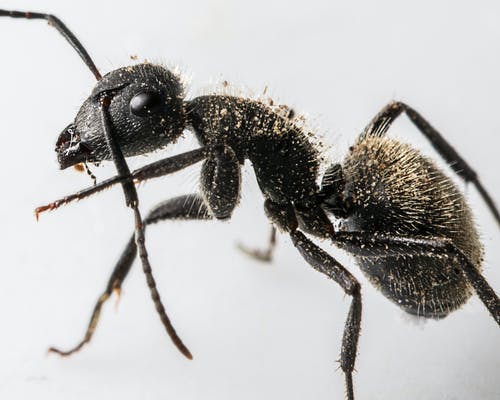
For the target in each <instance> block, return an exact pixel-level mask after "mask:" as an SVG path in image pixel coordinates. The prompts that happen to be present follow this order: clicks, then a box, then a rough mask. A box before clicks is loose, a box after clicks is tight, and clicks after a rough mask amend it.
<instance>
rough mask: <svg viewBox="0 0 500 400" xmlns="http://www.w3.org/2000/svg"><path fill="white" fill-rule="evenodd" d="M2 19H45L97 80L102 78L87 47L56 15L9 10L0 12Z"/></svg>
mask: <svg viewBox="0 0 500 400" xmlns="http://www.w3.org/2000/svg"><path fill="white" fill-rule="evenodd" d="M0 17H11V18H24V19H44V20H46V21H47V22H48V23H49V25H52V26H53V27H54V28H56V29H57V31H58V32H59V33H60V34H61V35H62V36H63V37H64V39H66V40H67V41H68V42H69V44H70V45H71V47H73V48H74V49H75V50H76V52H77V53H78V55H79V56H80V58H81V59H82V60H83V62H84V63H85V64H86V65H87V67H89V69H90V71H92V73H93V74H94V76H95V77H96V79H97V80H100V79H101V78H102V75H101V73H100V72H99V70H98V69H97V67H96V66H95V64H94V61H92V58H91V57H90V55H89V53H87V50H85V47H83V45H82V44H81V43H80V41H79V40H78V39H77V37H76V36H75V35H74V34H73V32H71V31H70V30H69V29H68V27H67V26H66V25H64V23H63V22H62V21H61V20H60V19H59V18H57V17H56V16H54V15H51V14H42V13H38V12H31V11H8V10H0Z"/></svg>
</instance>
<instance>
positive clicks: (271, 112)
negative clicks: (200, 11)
mask: <svg viewBox="0 0 500 400" xmlns="http://www.w3.org/2000/svg"><path fill="white" fill-rule="evenodd" d="M0 16H9V17H14V18H25V19H45V20H47V21H48V22H49V24H51V25H52V26H53V27H55V28H56V29H57V30H58V31H59V32H60V33H61V34H62V35H63V36H64V38H65V39H66V40H67V41H68V42H69V43H70V44H71V45H72V46H73V48H74V49H75V50H76V51H77V53H78V54H79V55H80V57H81V58H82V59H83V61H84V62H85V64H86V65H87V66H88V67H89V69H90V70H91V71H92V73H93V74H94V75H95V77H96V79H97V80H98V82H97V85H96V86H95V88H94V89H93V91H92V93H91V95H90V97H89V98H88V99H87V100H86V101H85V102H84V103H83V105H82V107H81V109H80V111H79V112H78V114H77V116H76V118H75V121H74V122H73V123H72V124H70V125H69V126H68V127H67V128H66V129H64V131H63V132H62V133H61V134H60V136H59V138H58V140H57V143H56V152H57V156H58V161H59V164H60V167H61V168H63V169H64V168H67V167H70V166H75V165H78V164H80V163H84V164H86V163H98V162H101V161H104V160H112V161H113V162H114V163H115V166H116V169H117V171H118V174H117V175H116V176H114V177H112V178H110V179H107V180H105V181H103V182H101V183H98V184H95V185H94V186H92V187H90V188H88V189H84V190H82V191H80V192H78V193H75V194H72V195H69V196H66V197H64V198H63V199H61V200H57V201H55V202H52V203H50V204H49V205H47V206H43V207H39V208H38V209H37V210H36V212H37V214H38V213H41V212H43V211H46V210H53V209H56V208H57V207H59V206H61V205H63V204H67V203H69V202H71V201H73V200H81V199H83V198H86V197H88V196H90V195H92V194H94V193H97V192H99V191H101V190H103V189H106V188H108V187H110V186H112V185H115V184H118V183H119V184H121V185H122V187H123V191H124V195H125V200H126V204H127V205H128V206H129V207H130V208H132V210H133V212H134V215H135V235H134V236H133V237H132V238H131V239H130V241H129V242H128V244H127V246H126V248H125V250H124V252H123V253H122V256H121V258H120V259H119V261H118V263H117V265H116V267H115V269H114V271H113V273H112V275H111V277H110V279H109V282H108V285H107V288H106V290H105V292H104V293H103V294H102V295H101V296H100V298H99V300H98V301H97V304H96V305H95V308H94V311H93V314H92V318H91V320H90V323H89V326H88V329H87V332H86V333H85V336H84V338H83V340H82V341H81V342H80V343H79V344H78V345H77V346H75V347H74V348H73V349H70V350H68V351H61V350H59V349H56V348H51V351H53V352H56V353H59V354H61V355H64V356H67V355H70V354H72V353H74V352H75V351H78V350H79V349H80V348H81V347H82V346H83V345H84V344H86V343H88V342H89V341H90V340H91V337H92V334H93V332H94V329H95V327H96V325H97V322H98V318H99V313H100V310H101V307H102V305H103V304H104V302H106V301H107V299H108V298H109V296H110V295H111V294H112V292H113V291H114V290H117V291H119V290H120V288H121V285H122V283H123V280H124V279H125V278H126V276H127V274H128V272H129V271H130V268H131V265H132V262H133V261H134V259H135V257H136V255H137V253H138V254H139V257H140V259H141V262H142V266H143V270H144V273H145V275H146V278H147V283H148V286H149V289H150V291H151V296H152V298H153V301H154V304H155V306H156V309H157V311H158V314H159V315H160V318H161V320H162V322H163V325H164V326H165V328H166V330H167V332H168V334H169V335H170V338H171V339H172V341H173V342H174V344H175V345H176V346H177V348H178V349H179V350H180V351H181V352H182V354H184V355H185V356H186V357H187V358H192V357H191V353H190V352H189V350H188V349H187V347H186V346H185V345H184V344H183V342H182V341H181V340H180V338H179V337H178V336H177V334H176V332H175V330H174V328H173V326H172V324H171V323H170V320H169V318H168V316H167V314H166V312H165V309H164V307H163V304H162V302H161V299H160V296H159V293H158V291H157V289H156V282H155V280H154V278H153V276H152V271H151V266H150V263H149V261H148V254H147V251H146V246H145V237H144V230H145V227H146V226H148V225H150V224H152V223H156V222H159V221H162V220H168V219H186V220H187V219H198V220H208V219H219V220H226V219H229V218H230V217H231V214H232V212H233V210H234V209H235V207H236V206H237V205H238V201H239V197H240V180H241V175H240V170H241V167H242V164H243V163H244V161H245V160H247V159H248V160H250V161H251V162H252V165H253V168H254V170H255V174H256V177H257V181H258V184H259V186H260V189H261V191H262V193H263V195H264V197H265V199H266V200H265V203H264V208H265V212H266V214H267V216H268V218H269V219H270V220H271V222H272V223H273V226H275V227H276V228H278V229H279V230H280V231H281V232H283V233H287V234H289V235H290V237H291V239H292V242H293V244H294V245H295V247H296V248H297V249H298V250H299V252H300V254H301V255H302V256H303V258H304V259H305V260H306V262H307V263H309V264H310V265H311V266H312V267H313V268H314V269H316V270H318V271H319V272H321V273H323V274H325V275H326V276H328V277H329V278H331V279H333V280H334V281H336V282H337V283H338V284H339V285H340V286H341V287H342V289H343V290H344V291H345V293H346V294H348V295H349V296H351V298H352V300H351V305H350V310H349V313H348V316H347V321H346V323H345V329H344V335H343V338H342V348H341V356H340V366H341V368H342V370H343V371H344V373H345V377H346V388H347V398H348V399H353V398H354V390H353V383H352V372H353V370H354V364H355V359H356V353H357V343H358V337H359V332H360V326H361V309H362V302H361V287H360V284H359V283H358V281H357V280H356V279H355V278H354V276H353V275H351V273H350V272H349V271H348V270H347V269H345V268H344V267H343V266H342V265H341V264H340V263H339V262H337V261H336V260H335V259H334V258H333V257H332V256H330V255H329V254H327V253H326V252H325V251H323V250H322V249H320V248H319V247H318V246H317V245H316V244H314V243H313V242H312V241H311V240H310V239H309V238H308V237H307V236H306V234H307V235H311V236H314V237H317V238H320V239H325V240H330V241H331V242H332V243H333V244H334V245H335V246H337V247H339V248H341V249H343V250H346V251H347V252H348V253H350V254H352V255H353V256H354V257H355V259H356V261H357V262H358V264H359V266H360V267H361V269H362V271H363V272H364V273H365V275H366V276H367V277H368V279H369V280H370V281H371V282H372V283H373V285H375V287H377V288H378V289H379V290H380V291H381V292H382V293H383V294H384V296H386V297H387V298H389V299H390V300H391V301H393V302H394V303H396V304H397V305H398V306H399V307H400V308H402V309H403V310H404V311H406V312H408V313H410V314H414V315H418V316H422V317H426V318H443V317H445V316H447V315H448V314H449V313H451V312H452V311H454V310H457V309H458V308H460V307H461V306H462V305H463V304H464V303H465V302H466V301H467V300H468V299H469V298H470V297H471V295H472V294H473V293H476V294H477V295H478V296H479V298H480V299H481V301H482V302H483V304H484V305H485V306H486V308H487V309H488V310H489V312H490V313H491V315H492V316H493V318H494V319H495V321H496V322H497V324H500V301H499V299H498V297H497V295H496V294H495V292H494V290H493V289H492V288H491V287H490V286H489V285H488V283H487V282H486V280H485V279H484V278H483V276H482V275H481V263H482V245H481V243H480V241H479V236H478V233H477V231H476V228H475V226H474V224H473V220H472V214H471V210H470V209H469V207H468V205H467V204H466V202H465V200H464V197H463V195H462V194H461V193H460V191H459V190H458V189H457V187H456V186H455V185H454V184H453V183H452V181H451V180H450V179H449V178H448V177H446V176H445V175H444V174H443V172H441V171H440V170H439V169H438V168H437V167H436V165H435V164H434V163H433V162H432V161H431V160H430V159H428V158H425V157H424V156H422V155H421V154H420V153H419V152H418V151H417V150H415V149H413V148H412V147H410V146H408V145H406V144H402V143H400V142H398V141H396V140H393V139H390V138H388V137H387V136H386V133H387V131H388V129H389V127H390V126H391V124H392V122H393V121H394V120H395V119H396V118H398V117H399V116H400V115H401V114H402V113H404V114H406V116H407V117H408V118H409V119H410V120H411V121H412V122H413V123H414V124H415V126H416V127H417V128H418V129H419V130H420V132H421V133H422V134H423V135H424V136H425V137H426V138H427V139H428V140H429V141H430V142H431V144H432V145H433V147H434V148H435V150H436V151H437V152H438V153H439V154H440V156H441V157H442V158H443V159H444V160H445V161H446V162H447V163H448V164H449V165H450V166H451V168H452V169H453V170H454V171H455V173H456V174H457V175H458V176H460V177H461V178H462V179H463V180H464V181H465V182H471V183H472V184H473V185H474V186H475V187H476V188H477V190H478V191H479V193H480V195H481V197H482V198H483V199H484V201H485V202H486V204H487V206H488V207H489V209H490V211H491V212H492V214H493V215H494V218H495V220H496V221H497V223H499V224H500V215H499V212H498V209H497V207H496V206H495V204H494V202H493V200H492V199H491V197H490V196H489V194H488V193H487V191H486V190H485V189H484V187H483V186H482V185H481V183H480V181H479V179H478V176H477V174H476V173H475V172H474V170H473V169H472V168H471V167H470V166H469V165H468V164H467V163H466V162H465V161H464V160H463V159H462V157H461V156H460V155H459V154H458V153H457V152H456V151H455V150H454V149H453V147H452V146H451V145H450V144H449V143H448V142H447V141H446V140H445V139H444V138H443V137H442V136H441V134H439V133H438V132H437V131H436V130H435V129H434V128H433V127H432V126H431V125H430V124H429V123H428V122H427V121H426V120H425V119H424V118H423V117H422V116H421V115H420V114H419V113H418V112H416V111H415V110H414V109H413V108H411V107H409V106H408V105H406V104H404V103H401V102H391V103H390V104H388V105H387V106H386V107H385V108H384V109H383V110H382V111H381V112H380V113H379V114H378V115H377V116H376V117H375V118H374V119H373V120H372V122H371V123H370V124H369V125H368V126H367V127H366V128H365V130H364V131H363V133H362V134H361V135H360V136H359V137H358V138H357V140H356V142H355V143H354V145H353V146H352V147H351V148H350V150H349V153H348V154H347V155H346V157H345V159H344V161H343V162H342V163H341V164H333V165H331V166H329V167H328V169H327V171H326V173H325V174H324V176H323V177H322V180H321V184H320V185H318V184H317V181H318V179H319V175H320V172H319V171H320V163H321V159H320V152H319V150H318V149H317V148H316V147H315V145H314V144H313V143H312V141H311V140H310V138H309V135H310V133H309V132H307V131H305V130H304V129H303V128H302V127H300V126H299V125H298V124H297V123H295V122H294V119H293V112H292V113H288V114H287V115H285V114H284V113H283V112H280V111H279V110H276V109H274V108H273V107H271V106H269V105H266V104H264V103H262V102H259V101H256V100H250V99H245V98H241V97H234V96H227V95H208V96H201V97H197V98H194V99H191V100H186V99H185V98H184V93H183V87H182V85H181V83H180V80H179V77H178V76H176V75H175V74H174V73H172V72H171V71H169V70H167V69H165V68H164V67H162V66H159V65H154V64H149V63H142V64H138V65H134V66H130V67H124V68H119V69H117V70H115V71H112V72H110V73H108V74H106V75H105V76H101V74H100V73H99V71H98V69H97V68H96V66H95V65H94V63H93V61H92V59H91V58H90V56H89V54H88V53H87V51H86V50H85V48H84V47H83V46H82V45H81V43H80V42H79V41H78V39H77V38H76V37H75V36H74V35H73V34H72V33H71V31H70V30H69V29H68V28H67V27H66V26H65V25H64V24H63V23H62V22H61V21H60V20H59V19H58V18H57V17H55V16H52V15H48V14H41V13H32V12H19V11H5V10H0ZM185 130H190V131H191V132H193V133H194V135H195V136H196V138H197V139H198V141H199V143H200V147H199V148H198V149H196V150H192V151H189V152H186V153H182V154H179V155H177V156H173V157H170V158H166V159H163V160H160V161H157V162H154V163H152V164H148V165H146V166H144V167H142V168H140V169H138V170H136V171H133V172H130V170H129V168H128V165H127V163H126V161H125V157H129V156H134V155H139V154H146V153H149V152H151V151H153V150H157V149H160V148H163V147H165V146H167V145H168V144H170V143H172V142H174V141H175V140H176V139H177V138H179V137H180V136H181V135H182V133H183V132H184V131H185ZM198 162H203V166H202V170H201V193H194V194H189V195H185V196H180V197H176V198H174V199H170V200H167V201H165V202H163V203H160V204H159V205H158V206H157V207H155V208H154V209H153V210H152V211H151V212H150V213H149V214H148V215H147V216H146V217H145V218H142V217H141V214H140V212H139V208H138V207H139V200H138V196H137V192H136V188H135V184H136V183H138V182H142V181H145V180H147V179H151V178H155V177H160V176H163V175H167V174H171V173H173V172H176V171H179V170H181V169H183V168H185V167H187V166H190V165H193V164H195V163H198ZM332 220H333V221H338V222H340V224H339V225H338V228H336V227H335V226H336V225H334V224H333V223H332ZM274 229H275V228H273V231H272V234H271V240H270V247H269V249H268V250H267V251H263V252H259V251H252V250H248V249H245V251H246V252H247V253H250V254H251V255H253V256H255V257H258V258H262V259H270V255H271V253H272V249H273V247H274V243H275V230H274Z"/></svg>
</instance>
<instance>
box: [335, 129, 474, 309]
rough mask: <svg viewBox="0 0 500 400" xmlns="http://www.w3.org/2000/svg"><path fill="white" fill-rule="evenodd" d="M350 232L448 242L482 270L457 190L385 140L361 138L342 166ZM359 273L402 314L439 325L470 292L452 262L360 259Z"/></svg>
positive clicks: (425, 162) (423, 161)
mask: <svg viewBox="0 0 500 400" xmlns="http://www.w3.org/2000/svg"><path fill="white" fill-rule="evenodd" d="M343 167H344V176H345V180H346V188H345V196H350V197H352V199H353V203H354V206H353V210H352V214H351V216H350V217H349V218H348V219H347V220H346V221H345V228H346V229H347V230H352V231H368V232H379V233H385V234H392V235H405V236H420V237H439V238H447V239H450V240H451V241H452V242H453V244H454V245H455V246H456V247H457V248H458V249H459V250H460V251H462V252H463V253H464V254H465V256H466V257H467V258H468V259H469V260H470V261H471V262H472V263H473V264H474V266H475V267H476V268H477V269H478V270H480V269H481V257H482V246H481V243H480V241H479V236H478V233H477V231H476V228H475V226H474V223H473V219H472V214H471V211H470V209H469V207H468V205H467V204H466V203H465V200H464V198H463V195H462V194H461V193H460V192H459V190H458V188H457V187H456V186H455V184H454V183H453V182H452V181H451V180H450V179H449V178H448V177H447V176H445V175H444V174H443V173H442V172H441V171H440V170H438V169H437V167H436V166H435V165H434V163H433V162H432V161H431V160H429V159H428V158H426V157H424V156H422V155H421V154H420V153H419V152H418V151H416V150H415V149H412V148H411V147H410V146H408V145H406V144H402V143H400V142H398V141H396V140H393V139H389V138H386V137H366V138H361V139H359V140H358V142H357V143H356V144H355V146H353V148H352V150H351V152H350V153H349V155H348V156H347V158H346V160H345V162H344V166H343ZM357 261H358V263H359V265H360V267H361V269H362V271H363V272H364V273H365V274H366V275H367V276H368V278H369V279H370V281H371V282H372V283H373V284H374V285H375V286H377V287H378V288H379V289H380V290H381V291H382V293H383V294H384V295H385V296H386V297H388V298H389V299H391V300H392V301H394V302H395V303H397V304H398V305H399V306H400V307H401V308H403V309H404V310H405V311H407V312H409V313H411V314H416V315H421V316H425V317H434V318H440V317H444V316H446V315H447V314H449V313H450V312H451V311H453V310H455V309H457V308H459V307H460V306H461V305H462V304H464V303H465V302H466V301H467V299H468V298H469V297H470V296H471V294H472V288H471V287H470V285H469V284H468V283H467V281H466V280H465V278H464V276H463V274H462V273H461V269H460V266H459V265H457V264H456V263H455V262H454V261H453V260H452V259H450V258H447V257H444V256H438V255H435V254H432V255H419V256H398V257H394V256H393V257H380V258H377V259H366V258H360V257H358V258H357Z"/></svg>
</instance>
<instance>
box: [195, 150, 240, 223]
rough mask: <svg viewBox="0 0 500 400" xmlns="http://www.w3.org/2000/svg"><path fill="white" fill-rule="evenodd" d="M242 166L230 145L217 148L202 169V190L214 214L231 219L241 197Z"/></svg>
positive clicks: (218, 217)
mask: <svg viewBox="0 0 500 400" xmlns="http://www.w3.org/2000/svg"><path fill="white" fill-rule="evenodd" d="M240 184H241V167H240V164H239V162H238V159H237V158H236V155H235V153H234V151H233V149H232V148H231V147H229V146H223V147H222V148H215V150H214V151H213V152H212V153H211V154H210V155H209V156H208V157H207V160H205V162H204V163H203V167H202V169H201V191H202V193H203V197H204V199H205V202H206V204H207V205H208V207H209V208H210V211H211V212H212V215H213V216H214V217H215V218H217V219H229V218H231V214H232V213H233V210H234V208H235V207H236V205H237V204H238V201H239V199H240Z"/></svg>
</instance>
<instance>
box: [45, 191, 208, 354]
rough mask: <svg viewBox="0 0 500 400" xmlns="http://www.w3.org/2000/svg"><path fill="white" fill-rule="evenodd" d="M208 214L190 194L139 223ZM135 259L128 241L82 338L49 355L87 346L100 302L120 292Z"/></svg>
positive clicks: (162, 205) (133, 245)
mask: <svg viewBox="0 0 500 400" xmlns="http://www.w3.org/2000/svg"><path fill="white" fill-rule="evenodd" d="M211 218H212V217H211V215H210V213H209V211H208V208H207V206H206V205H205V203H204V201H203V199H202V198H201V197H200V196H199V195H197V194H190V195H185V196H179V197H175V198H173V199H170V200H166V201H164V202H162V203H160V204H158V205H157V206H156V207H155V208H153V209H152V210H151V211H150V212H149V214H148V215H147V216H146V218H145V219H144V221H143V224H144V227H146V226H148V225H151V224H154V223H157V222H160V221H165V220H175V219H180V220H207V219H211ZM136 256H137V245H136V243H135V237H134V235H132V237H131V238H130V239H129V241H128V243H127V245H126V247H125V249H124V250H123V252H122V254H121V256H120V258H119V260H118V262H117V264H116V266H115V268H114V269H113V272H112V273H111V276H110V278H109V280H108V284H107V285H106V289H105V290H104V292H103V293H102V294H101V295H100V296H99V299H98V300H97V302H96V304H95V306H94V309H93V311H92V316H91V317H90V321H89V324H88V327H87V330H86V332H85V335H84V336H83V339H82V340H81V341H80V342H79V343H78V344H77V345H76V346H74V347H73V348H71V349H69V350H60V349H58V348H56V347H51V348H50V349H49V351H50V352H54V353H57V354H60V355H61V356H69V355H71V354H73V353H76V352H77V351H79V350H80V349H81V348H82V347H83V346H84V345H85V344H87V343H89V342H90V340H91V339H92V336H93V334H94V331H95V328H96V327H97V323H98V322H99V317H100V314H101V309H102V307H103V305H104V303H105V302H106V301H107V300H108V299H109V297H110V296H111V295H112V293H113V292H117V293H120V290H121V287H122V284H123V281H124V280H125V278H126V277H127V275H128V273H129V271H130V268H131V267H132V263H133V262H134V260H135V257H136Z"/></svg>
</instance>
